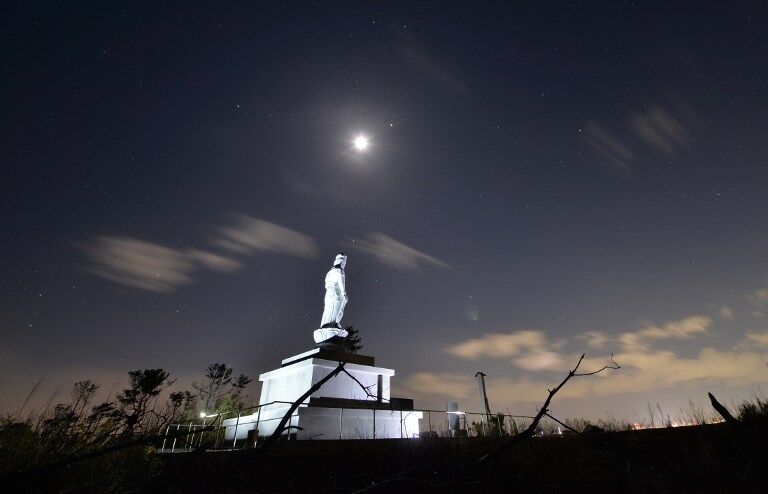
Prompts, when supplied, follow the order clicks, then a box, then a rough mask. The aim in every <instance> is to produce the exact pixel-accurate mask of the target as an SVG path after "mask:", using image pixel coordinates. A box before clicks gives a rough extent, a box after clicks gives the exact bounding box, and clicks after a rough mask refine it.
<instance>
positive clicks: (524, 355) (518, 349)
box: [446, 330, 563, 371]
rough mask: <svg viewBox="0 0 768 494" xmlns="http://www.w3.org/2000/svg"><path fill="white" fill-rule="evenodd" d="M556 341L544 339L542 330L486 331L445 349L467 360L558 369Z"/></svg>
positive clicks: (532, 368) (533, 368)
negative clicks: (500, 360) (491, 359)
mask: <svg viewBox="0 0 768 494" xmlns="http://www.w3.org/2000/svg"><path fill="white" fill-rule="evenodd" d="M559 346H560V344H552V343H550V342H549V341H548V340H547V336H546V334H545V333H544V331H532V330H525V331H515V332H512V333H488V334H485V335H483V336H482V337H480V338H473V339H469V340H466V341H463V342H461V343H458V344H456V345H452V346H449V347H448V348H446V352H447V353H450V354H452V355H455V356H457V357H461V358H463V359H467V360H479V359H481V358H483V357H489V358H495V359H510V361H511V362H512V363H513V364H514V365H515V366H517V367H520V368H522V369H526V370H531V371H540V370H551V369H560V368H562V367H563V359H562V358H561V356H560V355H559V354H558V353H557V352H555V351H553V350H556V349H557V348H558V347H559Z"/></svg>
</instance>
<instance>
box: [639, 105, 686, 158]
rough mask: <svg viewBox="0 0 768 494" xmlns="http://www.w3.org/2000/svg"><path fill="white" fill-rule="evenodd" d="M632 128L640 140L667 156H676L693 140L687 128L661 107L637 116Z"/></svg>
mask: <svg viewBox="0 0 768 494" xmlns="http://www.w3.org/2000/svg"><path fill="white" fill-rule="evenodd" d="M632 127H633V128H634V130H635V132H636V133H637V135H638V136H639V137H640V138H642V139H643V140H645V141H646V142H647V143H648V144H650V145H651V146H653V147H654V148H656V149H657V150H659V151H661V152H663V153H665V154H667V155H674V154H675V153H676V152H677V151H678V150H679V149H681V148H682V147H683V146H686V145H688V143H689V142H690V140H691V136H690V133H689V132H688V130H687V129H686V128H685V126H684V125H683V124H682V123H681V122H680V121H679V120H678V119H676V118H675V117H674V116H672V114H671V113H670V112H669V111H667V110H665V109H664V108H662V107H660V106H655V107H653V108H652V109H651V110H650V111H648V112H646V113H643V114H641V115H637V116H635V117H634V118H633V119H632Z"/></svg>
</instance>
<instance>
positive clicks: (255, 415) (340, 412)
mask: <svg viewBox="0 0 768 494" xmlns="http://www.w3.org/2000/svg"><path fill="white" fill-rule="evenodd" d="M339 362H346V363H347V364H346V366H345V370H346V371H347V372H349V374H351V376H354V379H353V378H352V377H350V375H347V374H345V373H341V374H339V375H337V376H336V377H334V378H333V379H331V380H329V381H328V382H326V383H325V385H324V386H323V387H322V388H320V389H319V390H317V391H315V392H314V393H312V395H311V396H309V397H308V398H307V399H306V401H304V403H302V404H301V405H300V406H299V408H297V409H296V410H295V411H294V412H293V415H292V417H291V418H290V422H289V423H288V425H290V426H293V428H292V429H291V430H290V431H287V432H286V433H285V434H286V435H290V436H291V437H295V438H296V439H313V440H317V439H366V438H368V439H382V438H406V437H418V435H419V432H420V428H419V421H420V420H421V419H422V418H423V414H422V412H419V411H416V410H413V401H412V400H404V399H398V398H395V399H391V398H390V393H389V390H390V378H391V377H392V376H394V375H395V371H394V370H393V369H387V368H383V367H374V365H373V364H374V359H373V357H370V356H367V355H358V354H352V353H346V352H332V351H329V350H324V349H322V348H315V349H313V350H309V351H308V352H304V353H301V354H299V355H294V356H292V357H288V358H287V359H284V360H283V361H282V366H281V367H279V368H277V369H274V370H272V371H270V372H266V373H264V374H261V375H260V376H259V381H261V382H262V387H261V398H260V400H259V403H260V404H261V407H260V409H258V410H253V411H251V414H250V415H240V416H238V417H236V418H230V419H225V420H223V421H222V425H223V426H224V428H225V432H224V439H225V441H228V443H229V444H233V445H241V446H242V445H245V444H246V440H247V438H248V434H249V431H251V430H255V431H256V432H255V434H256V435H258V436H259V437H265V436H269V435H270V434H272V433H273V432H274V431H275V428H276V427H277V424H278V423H279V422H280V419H282V418H283V416H284V415H285V413H286V412H287V411H288V410H289V408H290V406H291V403H293V402H295V401H296V400H297V399H298V398H299V397H301V396H302V395H303V394H304V393H305V392H306V391H307V390H308V389H310V387H311V386H312V385H313V384H314V383H316V382H318V381H319V380H320V379H322V378H323V377H325V376H327V375H328V374H330V373H331V372H333V371H334V369H336V367H337V366H338V365H339ZM252 434H253V433H252Z"/></svg>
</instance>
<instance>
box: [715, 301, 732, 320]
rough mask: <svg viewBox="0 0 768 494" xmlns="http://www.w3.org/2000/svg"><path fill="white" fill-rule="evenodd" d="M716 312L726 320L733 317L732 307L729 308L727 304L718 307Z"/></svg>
mask: <svg viewBox="0 0 768 494" xmlns="http://www.w3.org/2000/svg"><path fill="white" fill-rule="evenodd" d="M718 314H719V315H720V318H721V319H724V320H726V321H730V320H731V319H733V317H734V314H733V309H731V308H730V307H729V306H727V305H723V306H722V307H720V309H718Z"/></svg>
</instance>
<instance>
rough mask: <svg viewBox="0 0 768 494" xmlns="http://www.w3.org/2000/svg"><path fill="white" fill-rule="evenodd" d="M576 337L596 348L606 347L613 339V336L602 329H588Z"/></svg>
mask: <svg viewBox="0 0 768 494" xmlns="http://www.w3.org/2000/svg"><path fill="white" fill-rule="evenodd" d="M576 339H578V340H582V341H585V342H586V343H587V346H589V348H595V349H601V348H605V346H606V345H607V344H608V342H610V341H611V337H610V336H609V335H608V334H606V333H604V332H602V331H587V332H586V333H582V334H580V335H577V336H576Z"/></svg>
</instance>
